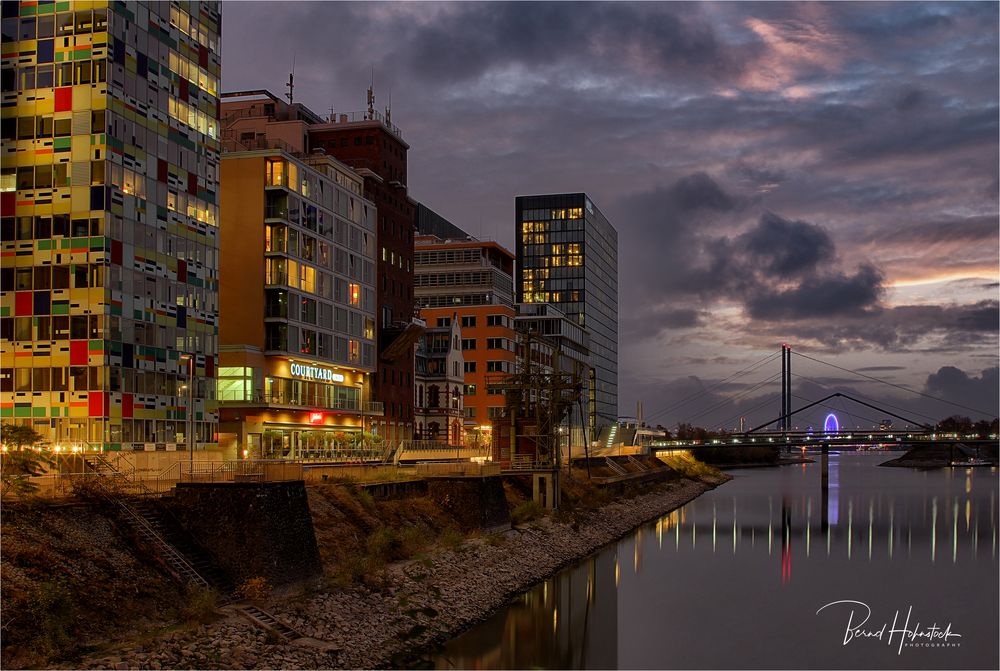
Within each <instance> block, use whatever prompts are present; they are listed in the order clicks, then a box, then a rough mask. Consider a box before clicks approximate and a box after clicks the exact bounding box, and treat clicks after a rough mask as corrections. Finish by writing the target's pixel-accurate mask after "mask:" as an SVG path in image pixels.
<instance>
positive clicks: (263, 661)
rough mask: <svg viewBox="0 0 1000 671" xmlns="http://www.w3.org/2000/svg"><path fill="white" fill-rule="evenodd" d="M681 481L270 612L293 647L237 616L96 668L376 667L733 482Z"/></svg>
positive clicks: (109, 657)
mask: <svg viewBox="0 0 1000 671" xmlns="http://www.w3.org/2000/svg"><path fill="white" fill-rule="evenodd" d="M728 479H729V477H728V476H725V475H718V476H705V477H703V478H702V480H703V481H696V480H691V479H687V478H682V479H679V480H675V481H673V482H670V483H668V484H665V485H662V486H660V487H658V488H656V489H654V490H652V491H650V492H647V493H644V494H640V495H637V496H635V497H632V498H629V499H625V500H621V501H616V502H613V503H609V504H607V505H605V506H603V507H601V508H599V509H597V510H594V511H592V512H590V513H588V514H587V515H586V516H584V517H582V518H575V519H573V518H567V519H566V521H559V519H554V518H552V517H545V518H541V519H539V520H536V521H534V522H530V523H527V524H524V525H521V526H519V527H516V528H514V529H511V530H509V531H506V532H503V533H499V534H491V535H488V536H480V537H474V538H470V539H466V540H465V541H464V542H462V543H461V544H458V545H456V546H455V547H450V548H445V547H440V546H438V547H437V548H435V550H434V551H432V552H429V553H427V554H426V556H425V557H423V558H421V559H411V560H407V561H400V562H396V563H394V564H390V565H388V566H387V567H386V569H385V572H384V574H383V575H382V576H381V580H380V582H379V584H378V585H376V586H375V587H364V586H360V587H352V588H346V589H340V588H324V589H319V590H313V591H311V592H308V593H306V594H303V595H300V596H298V597H295V598H290V599H285V600H273V601H271V602H269V603H265V604H261V605H262V606H263V607H264V608H265V609H267V610H268V611H269V612H270V613H272V614H274V615H276V616H277V617H278V618H279V619H280V620H282V621H283V622H284V623H285V624H287V625H290V626H291V627H293V628H295V629H296V630H298V632H299V633H301V634H302V635H303V638H301V639H299V640H296V641H292V642H284V641H282V640H280V639H278V638H277V637H276V636H274V635H273V634H267V633H265V632H262V631H260V630H258V629H256V628H254V627H253V625H251V624H250V623H249V622H248V621H246V620H245V619H243V618H242V617H240V616H239V615H238V614H236V613H235V612H234V611H232V610H231V609H228V610H229V612H228V613H227V616H226V617H224V618H222V619H220V620H219V621H217V622H215V623H213V624H209V625H202V626H200V627H198V628H196V629H190V630H186V631H176V632H173V633H170V634H167V635H165V636H161V637H158V638H153V639H150V640H147V641H145V642H144V643H143V644H142V645H141V646H138V645H132V646H130V647H128V648H124V649H121V650H120V651H118V652H117V653H114V654H104V655H102V656H101V657H99V658H91V659H90V660H88V661H86V662H85V663H84V666H86V667H87V668H111V669H126V668H144V669H161V668H163V669H166V668H372V667H400V666H404V665H408V662H410V661H412V659H413V656H414V655H417V654H419V653H420V651H422V650H426V649H428V648H430V647H433V646H434V645H436V644H438V643H442V642H444V641H446V640H448V639H449V638H451V637H452V636H454V635H456V634H458V633H459V632H461V631H462V630H464V629H466V628H468V627H469V626H471V625H473V624H475V623H476V622H478V621H481V620H482V619H484V618H485V617H487V616H488V615H489V614H490V613H492V612H493V611H495V610H496V609H498V608H500V607H501V606H503V605H504V604H505V603H507V601H509V600H510V598H511V597H513V596H514V595H515V594H517V593H519V592H521V591H523V590H525V589H528V588H529V587H531V586H532V585H534V584H535V583H537V582H539V581H540V580H543V579H545V578H546V577H548V576H550V575H552V574H553V573H555V572H556V571H557V570H559V569H560V568H562V567H564V566H567V565H569V564H571V563H573V562H574V561H577V560H579V559H581V558H583V557H586V556H587V555H589V554H591V553H592V552H594V551H595V550H597V549H599V548H600V547H602V546H604V545H606V544H608V543H610V542H613V541H615V540H617V539H618V538H620V537H622V536H623V535H625V534H627V533H628V532H629V531H631V530H632V529H634V528H635V527H637V526H639V525H640V524H642V523H644V522H647V521H649V520H652V519H655V518H657V517H659V516H660V515H663V514H665V513H667V512H670V511H671V510H674V509H676V508H678V507H679V506H682V505H684V504H685V503H687V502H688V501H690V500H691V499H693V498H695V497H697V496H698V495H700V494H701V493H703V492H705V491H706V490H708V489H711V488H713V487H715V486H716V485H718V484H721V483H722V482H725V481H726V480H728Z"/></svg>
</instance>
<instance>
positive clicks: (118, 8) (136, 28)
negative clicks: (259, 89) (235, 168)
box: [0, 0, 221, 450]
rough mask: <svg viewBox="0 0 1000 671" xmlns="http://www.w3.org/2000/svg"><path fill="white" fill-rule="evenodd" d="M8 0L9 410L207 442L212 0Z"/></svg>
mask: <svg viewBox="0 0 1000 671" xmlns="http://www.w3.org/2000/svg"><path fill="white" fill-rule="evenodd" d="M2 6H3V10H2V11H3V15H2V23H3V26H2V27H3V54H2V80H3V106H2V135H3V154H2V231H0V245H2V274H0V278H2V284H0V291H2V293H0V347H2V349H0V353H2V357H3V362H2V367H0V419H2V420H3V421H5V422H7V421H13V422H17V423H23V424H27V425H30V426H31V427H33V428H34V429H35V430H37V431H39V432H40V433H42V435H43V437H44V439H45V441H46V442H47V443H48V444H50V445H51V446H53V447H59V446H61V447H62V448H63V449H66V450H71V449H102V450H120V449H125V450H128V449H146V450H149V449H152V450H156V449H164V450H169V449H174V448H178V449H184V448H187V447H189V446H191V445H192V444H193V446H194V447H207V446H210V445H214V444H215V443H216V441H217V438H216V433H217V424H218V422H217V415H216V406H215V369H216V362H217V352H218V344H217V333H218V248H219V244H218V229H217V225H218V212H217V204H218V180H219V149H220V146H219V139H218V135H219V133H218V87H219V75H220V49H219V36H220V26H221V24H220V12H219V3H217V2H184V3H168V2H104V1H99V0H98V1H87V2H84V1H79V2H65V1H61V2H51V1H49V2H45V1H43V0H41V1H37V2H27V1H25V2H17V1H13V2H4V3H3V5H2ZM189 420H190V423H189ZM189 426H190V427H192V428H191V429H189V428H188V427H189ZM192 429H193V430H192ZM192 433H193V436H192V435H191V434H192Z"/></svg>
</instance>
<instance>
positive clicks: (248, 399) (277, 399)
mask: <svg viewBox="0 0 1000 671" xmlns="http://www.w3.org/2000/svg"><path fill="white" fill-rule="evenodd" d="M218 400H219V401H222V402H225V403H261V404H263V403H267V404H271V405H291V406H297V407H304V408H309V409H312V410H317V411H322V410H347V411H352V412H361V411H362V409H363V410H364V413H365V414H366V415H383V414H385V406H384V405H383V403H382V401H365V402H363V403H359V402H358V401H357V400H349V399H334V400H330V399H326V398H322V397H319V396H305V397H294V396H292V395H290V394H281V393H275V392H271V393H267V392H264V391H255V392H253V393H250V394H247V393H246V392H242V391H220V392H219V395H218Z"/></svg>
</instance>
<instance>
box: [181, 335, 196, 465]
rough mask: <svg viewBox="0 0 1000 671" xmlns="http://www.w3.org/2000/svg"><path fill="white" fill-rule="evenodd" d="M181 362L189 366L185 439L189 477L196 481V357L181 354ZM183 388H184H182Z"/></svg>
mask: <svg viewBox="0 0 1000 671" xmlns="http://www.w3.org/2000/svg"><path fill="white" fill-rule="evenodd" d="M180 360H181V361H186V362H187V365H188V383H187V385H186V386H187V394H188V402H187V408H186V412H185V413H184V439H185V442H186V443H187V449H188V477H190V478H191V480H192V481H193V480H194V356H193V355H191V354H181V356H180ZM182 388H183V387H182Z"/></svg>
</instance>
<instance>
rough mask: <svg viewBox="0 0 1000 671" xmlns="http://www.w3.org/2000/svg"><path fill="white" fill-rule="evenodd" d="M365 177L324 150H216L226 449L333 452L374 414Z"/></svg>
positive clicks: (274, 454) (258, 453) (371, 227)
mask: <svg viewBox="0 0 1000 671" xmlns="http://www.w3.org/2000/svg"><path fill="white" fill-rule="evenodd" d="M276 146H278V145H277V143H276ZM227 148H228V149H232V148H233V145H228V146H227ZM362 188H363V182H362V180H361V179H360V178H359V177H358V176H357V175H356V174H355V173H354V172H353V171H351V170H350V169H349V168H347V167H346V166H344V165H343V164H341V163H339V162H337V161H336V160H334V159H332V158H330V157H328V156H324V155H313V156H309V157H307V158H301V157H300V156H296V155H293V154H291V153H289V152H287V151H285V150H284V149H278V148H275V149H256V150H252V151H227V152H226V153H225V154H224V155H223V158H222V207H221V213H222V226H221V227H220V228H221V230H222V236H221V255H220V259H221V262H220V266H221V267H220V275H221V286H220V292H219V294H220V310H221V313H222V318H221V320H220V329H219V336H220V347H219V350H220V367H219V372H218V377H219V391H218V397H219V407H220V446H221V447H222V448H223V449H225V450H227V451H235V452H236V453H237V454H239V455H241V456H248V457H251V458H259V457H265V458H286V457H288V458H324V457H330V456H333V455H335V454H337V453H343V452H344V451H345V448H346V447H347V446H349V445H351V444H352V442H353V444H355V445H356V444H357V441H356V440H355V441H352V438H357V435H358V433H359V432H362V431H369V430H370V428H371V427H372V426H373V423H374V421H375V417H376V416H378V417H381V415H382V412H381V407H380V405H381V404H375V403H371V402H370V401H368V399H370V397H371V396H370V393H371V392H370V374H371V373H372V372H373V371H374V370H375V340H374V338H375V221H376V218H375V217H376V212H375V206H374V205H373V204H372V203H371V201H369V200H366V199H365V198H364V197H363V196H362Z"/></svg>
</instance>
